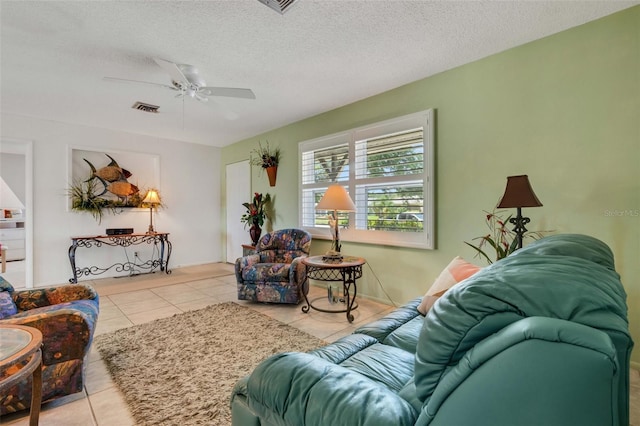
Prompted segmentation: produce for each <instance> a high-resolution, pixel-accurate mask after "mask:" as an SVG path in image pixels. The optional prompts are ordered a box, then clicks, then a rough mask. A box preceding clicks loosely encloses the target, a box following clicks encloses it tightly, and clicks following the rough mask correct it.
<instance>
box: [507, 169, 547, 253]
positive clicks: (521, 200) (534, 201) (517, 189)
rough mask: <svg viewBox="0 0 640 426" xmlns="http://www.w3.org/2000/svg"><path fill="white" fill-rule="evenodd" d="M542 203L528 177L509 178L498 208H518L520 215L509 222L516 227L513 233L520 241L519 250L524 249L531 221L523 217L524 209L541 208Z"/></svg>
mask: <svg viewBox="0 0 640 426" xmlns="http://www.w3.org/2000/svg"><path fill="white" fill-rule="evenodd" d="M541 206H542V203H541V202H540V200H538V197H536V194H535V193H534V192H533V188H531V184H530V183H529V177H528V176H527V175H520V176H509V177H507V187H506V188H505V190H504V195H503V196H502V199H501V200H500V202H499V203H498V208H499V209H502V208H513V207H515V208H517V209H518V213H517V215H516V217H512V218H511V219H509V222H510V223H511V224H513V225H515V227H514V228H513V232H515V233H516V238H517V241H518V248H519V249H521V248H522V237H523V236H524V233H525V232H527V228H525V225H526V224H527V223H529V222H530V221H531V219H529V218H528V217H522V207H541Z"/></svg>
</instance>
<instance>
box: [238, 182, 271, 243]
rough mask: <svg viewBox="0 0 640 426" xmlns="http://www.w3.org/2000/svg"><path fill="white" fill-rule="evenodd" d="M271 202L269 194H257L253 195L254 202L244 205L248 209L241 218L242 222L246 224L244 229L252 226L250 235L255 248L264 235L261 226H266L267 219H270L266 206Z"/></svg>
mask: <svg viewBox="0 0 640 426" xmlns="http://www.w3.org/2000/svg"><path fill="white" fill-rule="evenodd" d="M270 202H271V196H270V195H269V194H265V195H264V196H262V194H260V193H258V192H256V193H254V194H253V200H252V201H251V202H250V203H242V205H243V206H245V208H246V209H247V211H246V213H245V214H243V215H242V217H241V218H240V222H242V223H244V227H245V228H246V227H247V225H249V224H251V228H249V235H250V236H251V242H252V243H253V245H254V246H255V245H256V244H258V240H259V239H260V234H261V233H262V228H261V226H262V225H263V224H264V220H265V219H269V217H268V214H267V209H266V206H267V204H268V203H270Z"/></svg>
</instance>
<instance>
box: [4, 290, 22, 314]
mask: <svg viewBox="0 0 640 426" xmlns="http://www.w3.org/2000/svg"><path fill="white" fill-rule="evenodd" d="M17 313H18V308H17V307H16V304H15V303H13V299H12V298H11V293H9V292H8V291H0V319H3V318H8V317H10V316H12V315H15V314H17Z"/></svg>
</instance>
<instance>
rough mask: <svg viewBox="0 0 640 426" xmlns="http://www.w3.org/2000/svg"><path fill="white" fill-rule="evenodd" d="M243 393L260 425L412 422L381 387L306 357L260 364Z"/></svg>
mask: <svg viewBox="0 0 640 426" xmlns="http://www.w3.org/2000/svg"><path fill="white" fill-rule="evenodd" d="M246 393H247V395H246V402H247V405H248V407H249V409H250V410H251V411H252V412H253V413H255V414H256V416H258V417H259V418H260V421H261V423H266V424H292V425H293V424H304V425H307V426H325V425H337V424H345V425H347V424H348V425H397V426H402V425H413V424H414V423H415V420H416V418H417V413H416V411H415V410H414V409H413V408H412V406H411V405H410V404H409V403H408V402H407V401H405V400H404V399H403V398H401V397H400V396H398V394H397V393H395V392H393V391H391V390H389V389H388V388H387V387H386V386H384V385H382V384H379V383H376V382H374V381H372V380H370V379H368V378H367V377H365V376H363V375H360V374H358V373H356V372H354V371H351V370H349V369H347V368H344V367H341V366H339V365H336V364H333V363H331V362H328V361H326V360H324V359H321V358H318V357H316V356H313V355H310V354H306V353H284V354H278V355H274V356H272V357H271V358H268V359H266V360H265V361H263V362H262V363H261V364H260V365H258V367H257V368H256V369H255V370H254V371H253V373H252V374H251V376H250V377H249V379H248V382H247V386H246ZM365 407H366V408H365ZM234 424H238V423H236V421H235V420H234Z"/></svg>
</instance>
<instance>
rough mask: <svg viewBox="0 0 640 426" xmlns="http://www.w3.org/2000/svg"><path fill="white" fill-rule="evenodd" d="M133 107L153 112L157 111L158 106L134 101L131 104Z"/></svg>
mask: <svg viewBox="0 0 640 426" xmlns="http://www.w3.org/2000/svg"><path fill="white" fill-rule="evenodd" d="M131 108H133V109H137V110H139V111H144V112H153V113H156V114H157V113H158V109H159V108H160V107H159V106H158V105H151V104H145V103H144V102H136V103H135V104H133V105H132V106H131Z"/></svg>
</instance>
